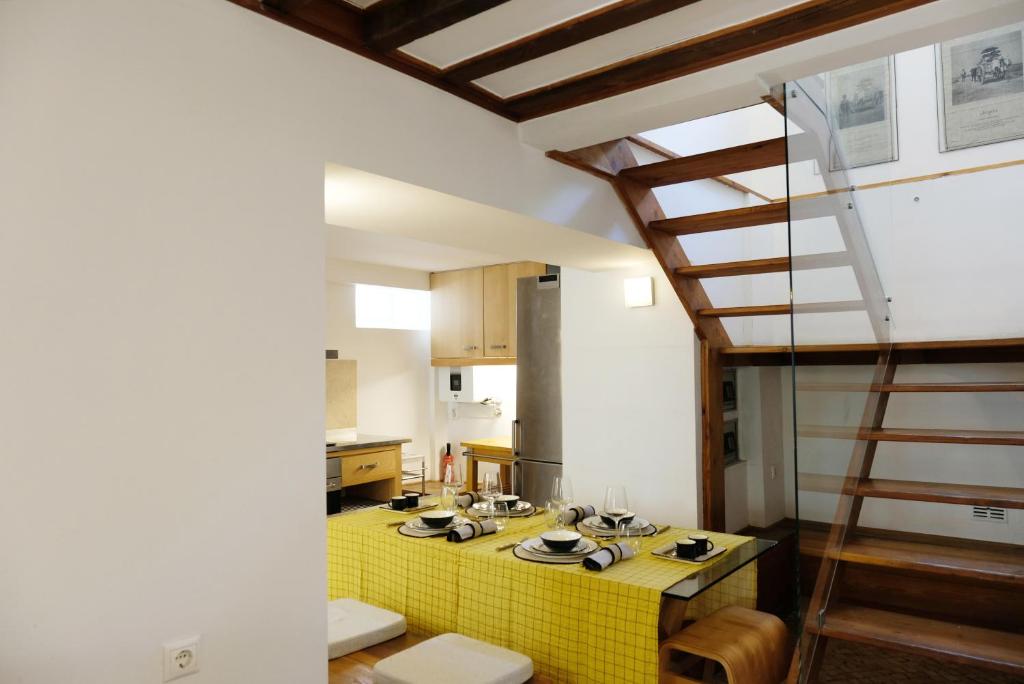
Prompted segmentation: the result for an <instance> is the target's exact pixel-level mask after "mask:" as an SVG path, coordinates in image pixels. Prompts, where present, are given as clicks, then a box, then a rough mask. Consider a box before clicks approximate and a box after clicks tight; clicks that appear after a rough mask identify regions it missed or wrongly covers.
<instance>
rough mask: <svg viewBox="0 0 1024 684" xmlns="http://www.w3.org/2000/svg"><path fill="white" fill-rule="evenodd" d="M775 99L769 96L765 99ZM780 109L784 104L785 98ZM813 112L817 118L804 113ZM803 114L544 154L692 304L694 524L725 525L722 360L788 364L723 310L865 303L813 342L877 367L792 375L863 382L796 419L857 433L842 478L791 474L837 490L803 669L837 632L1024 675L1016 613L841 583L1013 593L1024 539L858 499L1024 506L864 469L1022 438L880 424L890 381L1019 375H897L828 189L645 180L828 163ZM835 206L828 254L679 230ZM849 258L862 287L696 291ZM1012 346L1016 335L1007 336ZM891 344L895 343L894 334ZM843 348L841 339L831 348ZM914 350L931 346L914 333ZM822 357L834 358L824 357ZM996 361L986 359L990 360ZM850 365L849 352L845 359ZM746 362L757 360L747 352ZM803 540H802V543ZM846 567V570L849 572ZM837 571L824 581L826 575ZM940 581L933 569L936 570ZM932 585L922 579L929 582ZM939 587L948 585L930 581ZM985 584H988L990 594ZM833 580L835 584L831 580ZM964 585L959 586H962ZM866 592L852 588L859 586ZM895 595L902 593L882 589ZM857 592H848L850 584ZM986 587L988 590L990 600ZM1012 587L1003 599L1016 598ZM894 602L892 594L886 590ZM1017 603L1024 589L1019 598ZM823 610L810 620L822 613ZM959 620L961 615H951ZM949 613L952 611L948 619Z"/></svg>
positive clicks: (842, 433) (735, 313) (858, 243)
mask: <svg viewBox="0 0 1024 684" xmlns="http://www.w3.org/2000/svg"><path fill="white" fill-rule="evenodd" d="M773 102H774V104H775V105H778V103H779V98H778V97H776V98H775V99H774V100H773ZM779 108H780V111H783V114H785V112H784V110H783V108H781V106H780V107H779ZM812 123H813V122H812ZM799 125H800V126H801V128H802V129H803V130H805V131H808V132H807V133H803V134H800V135H798V136H794V137H791V138H790V139H789V142H788V144H787V140H786V139H785V138H775V139H772V140H765V141H759V142H756V143H751V144H748V145H740V146H737V147H732V148H727V149H723V150H717V151H712V152H707V153H703V154H697V155H692V156H687V157H680V156H677V155H674V154H673V153H672V152H670V151H667V150H664V149H663V148H657V146H651V145H643V146H644V147H647V149H648V150H652V151H655V152H657V153H660V154H661V155H662V156H663V157H665V158H664V160H663V161H659V162H655V163H651V164H643V165H641V164H639V163H638V161H637V158H636V156H635V154H634V151H633V148H632V147H631V143H632V144H636V142H637V140H636V139H635V138H632V139H625V138H624V139H620V140H615V141H612V142H608V143H603V144H600V145H594V146H591V147H586V148H582V149H578V150H573V151H570V152H563V151H552V152H549V153H548V156H549V157H550V158H552V159H555V160H558V161H560V162H562V163H565V164H567V165H569V166H572V167H574V168H577V169H580V170H582V171H585V172H587V173H590V174H592V175H594V176H597V177H599V178H602V179H604V180H606V181H608V182H609V183H610V184H611V185H612V187H613V188H614V190H615V192H616V193H617V194H618V196H619V197H620V199H621V200H622V202H623V204H624V206H625V207H626V209H627V211H628V212H629V214H630V216H631V217H632V219H633V221H634V223H635V225H636V227H637V230H638V231H639V232H640V234H641V235H642V236H643V238H644V240H645V242H646V243H647V245H648V246H649V247H650V248H651V250H652V251H653V253H654V254H655V255H656V257H657V259H658V261H659V263H660V264H661V266H662V268H663V270H664V271H665V273H666V275H667V276H668V278H669V280H670V282H671V283H672V286H673V288H674V290H675V292H676V294H677V296H678V297H679V299H680V301H681V302H682V304H683V307H684V308H685V310H686V312H687V314H688V315H689V317H690V319H691V321H692V323H693V326H694V330H695V331H696V334H697V336H698V338H699V339H700V342H701V374H700V375H701V401H702V435H703V444H702V459H703V460H702V473H703V478H704V481H703V483H702V485H703V491H704V501H703V510H702V521H701V524H702V526H704V527H705V528H707V529H713V530H722V529H724V526H725V513H724V498H725V491H724V461H723V454H722V440H723V432H722V423H721V410H720V407H721V386H722V367H723V364H724V363H725V361H724V359H729V360H730V361H733V360H737V359H747V360H750V359H755V358H757V357H758V355H759V354H770V355H773V356H772V358H773V359H775V361H774V363H780V362H781V363H785V364H788V363H789V361H790V358H791V357H790V348H789V347H763V348H760V347H756V346H755V347H734V346H733V345H732V343H731V341H730V339H729V335H728V334H727V332H726V330H725V327H724V326H723V324H722V319H726V318H736V317H752V316H783V315H791V314H805V313H806V314H816V313H841V312H865V313H866V314H867V316H868V319H869V321H870V324H871V326H872V329H873V332H874V333H875V339H876V340H878V341H879V342H878V343H875V344H862V345H856V344H854V345H845V346H844V345H835V346H834V347H833V348H829V349H827V350H826V349H825V346H822V347H821V351H822V353H825V354H829V355H834V357H835V358H840V357H842V358H847V357H846V355H847V354H850V355H856V358H857V359H858V361H857V362H859V363H863V361H862V360H861V359H863V358H864V357H865V356H866V355H871V356H870V358H871V359H872V361H871V362H874V363H875V377H874V379H873V380H872V381H871V382H869V383H865V384H863V385H856V384H847V383H830V384H827V385H820V386H807V387H800V388H799V389H801V390H806V391H850V392H863V393H864V394H865V397H866V406H865V412H864V416H863V419H862V421H861V425H860V426H859V427H856V428H846V427H836V426H827V425H825V426H822V425H806V426H801V427H800V431H799V434H800V436H801V437H827V438H836V439H849V440H853V441H852V444H853V445H854V448H853V454H852V457H851V460H850V464H849V470H848V473H847V475H846V476H845V477H836V476H824V475H815V474H801V475H800V487H801V488H802V489H805V490H814V491H829V492H833V493H837V494H839V495H840V502H839V506H838V508H837V514H836V521H835V523H834V524H833V525H832V526H831V528H830V530H829V532H828V534H827V535H823V537H824V538H823V540H822V544H821V553H820V554H819V558H820V569H819V571H818V572H819V574H818V579H817V582H816V585H815V589H814V591H813V595H812V599H811V610H810V611H809V612H808V617H809V620H808V622H807V624H806V626H805V634H806V635H807V636H808V637H809V638H810V640H811V641H812V642H813V645H814V646H817V648H809V649H807V650H806V651H805V655H809V656H810V667H809V668H808V669H807V670H806V674H807V676H806V677H805V679H804V681H814V679H815V677H816V674H817V667H818V666H820V662H821V656H822V654H823V652H824V647H825V645H826V644H827V640H828V639H845V640H850V641H859V642H863V643H869V644H872V645H875V646H880V647H883V648H890V649H895V650H900V651H905V652H911V653H917V654H922V655H927V656H930V657H935V658H941V659H944V660H949V661H952V662H958V663H966V664H971V665H977V666H981V667H988V668H993V669H997V670H1002V671H1005V672H1012V673H1015V674H1021V675H1024V634H1021V632H1022V631H1024V618H1022V620H1021V621H1020V624H1018V623H1017V622H1015V621H1014V618H1012V617H1011V618H1008V620H1007V621H1006V624H1002V623H1001V624H1000V625H998V626H999V627H1000V629H998V630H997V629H991V628H989V627H988V626H986V625H976V624H970V617H969V615H968V612H967V609H966V608H964V606H963V602H964V600H965V599H964V598H963V597H961V596H959V595H956V594H954V595H951V596H952V598H950V599H949V603H950V605H953V606H959V607H961V608H964V609H963V610H961V612H960V613H956V614H954V615H953V618H950V616H949V615H947V614H943V613H941V611H939V612H938V613H936V612H935V611H930V610H929V609H927V607H925V608H920V606H921V605H923V604H925V603H927V598H925V597H922V596H917V595H915V594H914V592H913V591H912V590H911V591H905V592H903V593H904V597H903V600H905V601H909V603H904V604H901V606H902V608H904V610H898V611H894V610H883V609H881V608H880V607H878V606H872V605H864V604H858V603H850V602H846V603H843V602H840V601H839V600H838V599H840V598H841V596H842V595H843V592H842V584H843V582H842V580H843V578H844V576H846V574H845V573H844V572H842V571H843V570H844V568H847V567H856V568H874V569H883V570H885V571H887V572H896V573H911V574H908V575H906V576H905V577H901V578H900V579H901V580H902V581H904V582H907V581H913V580H912V578H913V577H916V576H920V575H924V576H928V577H932V578H939V579H940V580H942V581H959V582H971V583H973V584H971V585H970V586H969V587H967V589H965V594H966V595H967V596H970V592H971V591H974V592H976V595H978V596H981V597H983V599H984V600H985V601H987V602H988V603H987V604H986V605H995V604H997V603H999V601H1001V600H1003V599H1002V598H1001V597H1004V596H1006V594H1005V593H1004V594H1000V593H999V591H1003V592H1006V591H1011V592H1020V590H1021V589H1024V555H1022V551H1021V550H1022V549H1024V547H1009V546H1005V548H1004V547H1003V546H999V547H995V546H993V547H991V548H990V547H985V548H984V549H980V550H979V549H976V548H972V549H967V550H965V549H964V548H958V547H957V546H956V545H955V544H953V545H949V544H946V543H943V542H940V541H935V540H928V541H913V542H908V541H906V540H897V541H893V540H890V539H884V538H883V539H877V538H875V537H873V536H869V535H866V534H861V533H860V532H859V531H858V519H859V515H860V511H861V507H862V504H863V501H864V500H865V499H868V498H885V499H903V500H914V501H928V502H936V503H952V504H968V505H982V506H1004V507H1012V508H1022V507H1024V490H1021V489H1015V488H1008V487H997V486H978V485H963V484H951V483H934V482H911V481H899V480H885V479H877V478H872V477H871V476H870V474H871V467H872V464H873V461H874V457H875V452H876V449H877V446H878V444H879V443H881V442H887V441H889V442H920V443H948V444H995V445H1014V446H1024V432H1018V431H990V430H986V431H981V430H936V429H906V428H888V427H883V420H884V417H885V412H886V407H887V404H888V399H889V396H890V394H892V393H898V392H1020V391H1024V382H998V383H991V382H988V383H897V382H894V377H895V372H896V358H897V357H896V355H889V354H888V350H889V345H888V344H887V343H881V341H883V340H887V339H888V336H887V328H888V320H889V319H888V309H887V306H886V304H885V301H886V299H885V296H884V293H883V292H882V290H881V284H880V282H879V280H878V276H877V273H876V272H875V271H874V263H873V261H872V259H871V256H870V252H869V250H868V247H867V242H866V238H865V236H864V234H863V229H862V228H861V227H860V226H859V224H858V223H857V219H856V216H854V215H853V214H855V212H852V211H850V210H852V208H853V205H852V203H851V202H848V201H847V200H846V199H845V198H844V196H843V195H842V194H841V192H842V189H841V188H840V189H838V190H837V194H836V195H829V196H825V197H821V198H819V199H815V200H813V201H811V202H802V203H800V205H799V207H797V206H794V205H791V203H790V202H789V201H770V202H767V203H764V204H758V205H754V206H747V207H741V208H737V209H728V210H724V211H714V212H709V213H703V214H696V215H691V216H677V217H667V216H665V214H664V212H663V210H662V208H661V206H660V204H659V202H658V200H657V197H656V196H655V195H654V193H653V191H652V189H653V188H656V187H662V186H667V185H672V184H676V183H685V182H691V181H696V180H702V179H715V178H719V177H721V176H723V175H725V174H730V173H737V172H741V171H749V170H754V169H761V168H767V167H772V166H781V165H784V164H786V163H791V162H793V161H795V160H801V159H812V158H813V159H816V160H818V163H819V167H820V168H828V151H827V150H825V149H821V146H820V145H819V146H817V147H816V146H815V141H816V140H828V139H829V137H828V136H827V135H823V134H822V132H821V131H814V130H812V128H813V127H812V126H811V125H810V123H808V124H807V125H805V122H800V123H799ZM820 216H833V217H834V218H835V219H836V222H837V224H838V227H839V232H840V235H841V236H842V239H843V244H844V249H843V250H841V251H837V252H827V253H820V254H808V255H799V256H794V257H792V259H791V258H790V257H789V256H775V257H768V258H760V259H748V260H740V261H729V262H722V263H705V264H694V263H691V262H690V260H689V258H688V256H687V255H686V253H685V251H684V250H683V247H682V245H681V242H680V240H679V238H680V237H682V236H692V235H697V234H702V233H711V232H716V231H723V230H734V229H742V228H749V227H755V226H763V225H770V224H776V223H784V222H787V221H790V220H795V219H797V218H800V219H803V218H812V217H820ZM836 267H849V268H851V269H852V270H853V273H854V275H855V277H856V280H857V285H858V287H859V290H860V293H861V299H857V300H849V301H830V302H812V303H800V304H793V303H792V302H780V303H776V304H769V305H752V306H729V307H721V306H715V305H713V304H712V302H711V301H710V299H709V297H708V295H707V292H706V291H705V290H704V286H703V281H704V280H707V279H712V278H722V277H733V276H749V275H756V274H764V273H784V272H786V271H788V270H790V269H791V268H792V269H793V270H810V269H827V268H836ZM1013 342H1014V344H1016V345H1018V346H1019V343H1020V342H1021V341H1019V340H1018V341H1013ZM897 346H899V345H897ZM840 348H841V349H840ZM796 351H797V356H798V358H799V357H800V355H801V354H812V355H813V354H817V353H819V350H818V349H813V350H812V349H807V350H803V351H801V350H800V349H799V348H798V349H797V350H796ZM915 353H918V354H920V355H928V354H933V353H934V354H941V353H942V352H941V350H940V351H938V352H933V351H931V350H929V349H928V347H927V345H922V346H921V348H920V350H918V351H917V352H915ZM830 358H831V357H830ZM993 360H995V358H994V359H993ZM843 362H844V363H849V362H850V361H843ZM752 363H754V362H752ZM802 546H803V543H802V542H801V547H802ZM850 576H851V577H855V576H856V573H853V574H851V575H850ZM833 578H837V581H836V583H835V585H834V586H833V582H832V579H833ZM936 581H938V580H936ZM928 586H931V585H928ZM936 586H939V587H940V588H941V587H947V585H945V584H940V585H936ZM990 586H995V587H998V591H995V593H993V591H992V590H990ZM833 588H835V589H836V591H833ZM961 588H963V587H961ZM863 593H864V592H862V594H863ZM890 593H894V594H898V593H899V592H898V591H897V592H890ZM850 595H851V596H855V595H856V594H855V593H851V594H850ZM993 597H996V598H993ZM1015 600H1016V599H1011V600H1007V601H1006V605H1017V604H1016V603H1014V601H1015ZM896 603H899V601H896ZM1020 605H1021V606H1022V607H1024V600H1022V601H1021V602H1020ZM819 615H820V616H821V617H820V619H819V617H818V616H819ZM960 616H967V617H965V618H963V623H957V622H955V620H956V619H961V618H960ZM951 620H952V621H951ZM815 639H817V641H814V640H815Z"/></svg>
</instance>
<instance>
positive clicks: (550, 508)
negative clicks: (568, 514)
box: [544, 499, 565, 530]
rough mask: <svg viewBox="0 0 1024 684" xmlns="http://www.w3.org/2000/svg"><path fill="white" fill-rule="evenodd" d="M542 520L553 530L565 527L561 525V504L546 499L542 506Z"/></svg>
mask: <svg viewBox="0 0 1024 684" xmlns="http://www.w3.org/2000/svg"><path fill="white" fill-rule="evenodd" d="M544 520H545V522H547V524H548V527H550V528H551V529H553V530H560V529H562V528H563V527H565V525H563V524H562V504H560V503H558V502H557V501H554V500H552V499H548V500H547V503H545V504H544Z"/></svg>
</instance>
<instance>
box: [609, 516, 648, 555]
mask: <svg viewBox="0 0 1024 684" xmlns="http://www.w3.org/2000/svg"><path fill="white" fill-rule="evenodd" d="M616 531H617V534H616V536H615V541H617V542H619V543H625V544H626V545H627V546H629V548H631V549H633V555H634V556H635V555H637V554H639V553H640V544H641V542H643V530H642V529H640V527H639V526H637V525H633V524H631V523H628V522H620V523H619V525H618V527H617V528H616Z"/></svg>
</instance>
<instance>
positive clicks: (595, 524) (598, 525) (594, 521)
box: [581, 515, 651, 532]
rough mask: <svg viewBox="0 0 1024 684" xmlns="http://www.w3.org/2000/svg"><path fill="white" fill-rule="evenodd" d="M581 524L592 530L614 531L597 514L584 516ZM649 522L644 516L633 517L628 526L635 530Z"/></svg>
mask: <svg viewBox="0 0 1024 684" xmlns="http://www.w3.org/2000/svg"><path fill="white" fill-rule="evenodd" d="M581 524H582V525H586V526H587V527H589V528H590V529H592V530H597V531H598V532H614V531H615V528H614V527H608V526H607V525H605V524H604V521H603V520H601V516H599V515H592V516H590V517H589V518H584V519H583V522H582V523H581ZM650 524H651V522H650V521H649V520H645V519H644V518H640V517H635V518H633V520H632V521H631V522H630V523H629V527H630V529H633V530H636V529H640V528H643V527H647V526H648V525H650Z"/></svg>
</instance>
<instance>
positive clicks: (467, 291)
mask: <svg viewBox="0 0 1024 684" xmlns="http://www.w3.org/2000/svg"><path fill="white" fill-rule="evenodd" d="M483 308H484V271H483V269H482V268H466V269H462V270H461V271H443V272H441V273H431V274H430V355H431V356H433V357H434V358H444V359H462V358H478V357H482V356H483V355H484V353H483V348H484V320H483V315H482V314H483Z"/></svg>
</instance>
